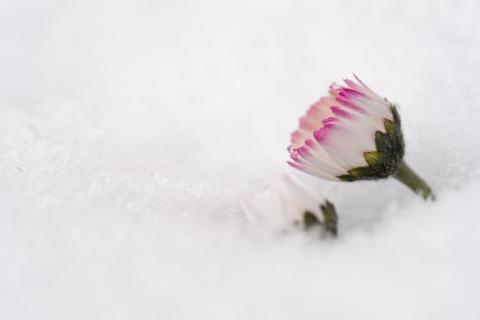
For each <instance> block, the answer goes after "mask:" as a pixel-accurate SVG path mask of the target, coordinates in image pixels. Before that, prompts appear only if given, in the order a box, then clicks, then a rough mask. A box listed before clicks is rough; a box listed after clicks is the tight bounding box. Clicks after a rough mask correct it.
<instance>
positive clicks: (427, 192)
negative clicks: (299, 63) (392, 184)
mask: <svg viewBox="0 0 480 320" xmlns="http://www.w3.org/2000/svg"><path fill="white" fill-rule="evenodd" d="M393 177H394V178H395V179H397V180H398V181H400V182H402V183H403V184H404V185H406V186H407V187H409V188H410V189H411V190H412V191H413V192H415V193H416V194H418V195H420V196H421V197H422V198H423V199H425V200H435V195H434V194H433V192H432V189H430V187H429V186H428V185H427V183H426V182H425V181H424V180H423V179H422V178H420V177H419V176H418V175H417V174H416V173H415V172H414V171H413V170H412V169H411V168H410V167H409V166H408V165H407V164H406V163H405V162H404V161H401V162H400V164H399V165H398V169H397V172H395V173H394V174H393Z"/></svg>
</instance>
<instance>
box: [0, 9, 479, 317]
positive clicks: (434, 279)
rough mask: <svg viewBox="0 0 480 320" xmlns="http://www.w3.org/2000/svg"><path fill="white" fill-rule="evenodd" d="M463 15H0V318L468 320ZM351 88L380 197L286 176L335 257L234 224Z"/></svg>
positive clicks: (475, 173)
mask: <svg viewBox="0 0 480 320" xmlns="http://www.w3.org/2000/svg"><path fill="white" fill-rule="evenodd" d="M478 12H480V3H479V2H477V1H468V0H466V1H453V0H442V1H440V0H439V1H413V0H412V1H410V0H407V1H401V2H396V1H384V0H374V1H368V2H367V1H365V2H359V1H353V0H352V1H347V0H337V1H328V2H327V1H287V0H280V1H253V0H247V1H241V2H240V1H238V2H227V1H213V0H206V1H186V0H185V1H174V2H173V1H172V2H168V1H148V0H137V1H73V0H72V1H54V0H52V1H34V0H30V1H28V0H12V1H7V0H2V1H0V261H1V263H0V318H2V319H192V318H200V319H353V318H355V319H463V320H467V319H480V305H479V299H478V297H479V294H480V289H479V287H480V277H479V274H478V270H480V248H479V245H478V244H479V243H480V234H479V232H478V226H479V224H480V216H479V210H478V207H479V205H480V199H479V197H478V193H479V192H480V170H479V169H478V163H479V161H480V148H479V146H480V130H479V128H480V111H478V107H479V105H480V95H479V94H478V83H479V80H480V76H479V74H480V28H478ZM352 72H355V73H356V74H358V75H359V76H360V77H361V79H362V80H363V81H365V82H366V83H367V84H368V85H369V86H370V87H372V88H373V89H374V90H375V91H376V92H378V93H379V94H381V95H383V96H386V97H388V98H389V99H390V100H392V101H394V102H396V103H399V104H400V106H401V109H400V112H401V115H402V116H403V118H402V119H403V124H404V126H403V127H404V133H405V138H406V142H407V155H406V160H407V162H408V163H409V164H410V165H411V166H412V167H413V168H415V169H416V171H417V172H418V173H419V174H420V175H421V176H422V177H423V178H425V180H426V181H428V182H429V183H430V184H431V186H432V187H433V188H434V190H435V191H436V193H437V197H438V201H437V202H434V203H433V202H423V201H422V200H421V199H419V198H418V197H415V196H414V195H413V194H412V193H411V192H410V191H409V190H408V189H406V188H405V187H403V186H402V185H400V184H399V183H398V182H396V181H394V180H387V181H381V182H357V183H351V184H348V183H344V184H342V183H333V182H326V181H321V180H319V179H315V178H313V177H305V179H307V180H308V181H309V182H311V183H312V184H313V185H314V186H315V187H316V188H318V190H321V192H322V193H323V194H324V195H325V196H326V197H327V198H328V199H330V200H331V201H333V202H334V203H335V205H336V207H337V211H338V213H339V215H340V219H341V220H340V238H339V239H338V240H337V241H321V240H319V239H317V238H315V237H314V236H311V235H305V234H302V233H295V232H293V233H290V234H278V233H276V232H272V231H271V230H270V229H269V228H262V227H258V226H252V225H249V224H248V221H247V219H246V217H245V215H244V213H243V211H242V199H243V198H244V197H245V196H246V195H247V194H249V193H251V192H252V191H254V190H257V189H258V188H260V187H261V186H262V185H264V184H266V183H268V181H269V180H270V179H271V178H272V177H274V176H276V175H278V174H279V173H282V172H285V171H289V169H288V168H287V166H286V164H285V161H286V160H287V158H288V153H287V151H286V147H287V145H288V141H289V135H290V133H291V132H292V131H293V130H294V129H295V127H296V124H297V120H298V118H299V117H300V116H301V115H302V114H303V113H304V112H305V110H306V109H307V107H308V106H309V104H310V103H312V102H314V101H316V99H318V98H319V96H320V95H322V94H323V93H324V92H325V90H326V89H327V86H328V85H329V83H330V82H331V81H340V80H341V79H342V78H344V77H349V76H350V75H351V73H352Z"/></svg>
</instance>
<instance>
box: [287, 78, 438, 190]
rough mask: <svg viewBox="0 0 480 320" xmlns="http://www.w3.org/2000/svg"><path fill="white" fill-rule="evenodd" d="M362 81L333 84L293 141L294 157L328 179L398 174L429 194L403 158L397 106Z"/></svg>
mask: <svg viewBox="0 0 480 320" xmlns="http://www.w3.org/2000/svg"><path fill="white" fill-rule="evenodd" d="M355 79H356V81H353V80H348V79H347V80H344V81H345V85H344V86H340V85H337V84H335V83H334V84H332V85H331V86H330V89H329V91H328V95H327V96H325V97H322V98H320V100H319V101H317V102H316V103H315V104H313V105H312V106H311V107H310V109H309V110H308V111H307V113H306V115H305V116H303V117H302V118H301V119H300V125H299V128H298V129H297V130H296V131H295V132H294V133H293V134H292V136H291V145H290V146H289V147H288V150H289V152H290V157H291V159H292V160H293V161H289V162H288V163H289V164H290V165H291V166H293V167H295V168H297V169H299V170H301V171H303V172H306V173H308V174H311V175H314V176H318V177H321V178H324V179H328V180H339V181H356V180H375V179H381V178H387V177H389V176H393V177H395V178H397V179H398V180H400V181H401V182H403V183H404V184H405V185H407V186H408V187H409V188H410V189H412V190H413V191H414V192H416V193H418V194H420V195H421V196H422V197H423V198H424V199H428V198H432V199H433V198H434V195H433V193H432V191H431V189H430V187H429V186H428V185H427V184H426V183H425V181H423V180H422V179H421V178H420V177H419V176H417V175H416V174H415V173H414V172H413V171H412V170H411V169H410V168H409V167H408V166H407V164H406V163H405V162H404V161H403V156H404V155H405V144H404V141H403V135H402V129H401V123H400V116H399V114H398V111H397V107H396V106H395V105H394V104H393V103H391V102H390V101H388V100H387V99H386V98H382V97H380V96H379V95H377V94H376V93H375V92H373V91H372V90H371V89H370V88H369V87H367V86H366V85H365V84H364V83H363V82H362V81H361V80H360V79H358V78H357V77H356V76H355Z"/></svg>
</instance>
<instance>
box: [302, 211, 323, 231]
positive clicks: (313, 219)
mask: <svg viewBox="0 0 480 320" xmlns="http://www.w3.org/2000/svg"><path fill="white" fill-rule="evenodd" d="M303 225H304V227H305V229H311V228H313V227H315V226H321V225H322V223H321V222H320V221H319V220H318V218H317V216H316V215H314V214H313V213H311V212H310V211H305V213H304V214H303Z"/></svg>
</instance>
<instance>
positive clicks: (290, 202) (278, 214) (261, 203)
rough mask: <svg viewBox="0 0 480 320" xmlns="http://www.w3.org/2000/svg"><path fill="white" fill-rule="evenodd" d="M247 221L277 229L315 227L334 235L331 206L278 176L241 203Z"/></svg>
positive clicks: (314, 193) (291, 180)
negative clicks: (301, 226)
mask: <svg viewBox="0 0 480 320" xmlns="http://www.w3.org/2000/svg"><path fill="white" fill-rule="evenodd" d="M244 209H245V212H246V214H247V216H248V219H249V220H250V222H252V223H255V224H262V225H267V226H270V227H273V228H277V229H285V228H286V227H289V226H294V225H302V224H303V225H304V226H306V227H309V226H312V225H315V224H319V225H322V226H324V227H325V229H326V230H327V232H330V233H332V234H334V235H335V234H336V228H337V226H336V213H335V208H334V207H333V204H332V203H330V202H329V201H328V200H326V199H325V198H324V197H323V196H322V195H321V194H320V193H319V192H317V191H315V190H314V189H311V188H309V187H308V186H307V185H305V184H304V183H302V182H300V181H298V180H297V179H295V178H293V177H292V176H288V175H282V176H279V177H277V178H275V179H274V180H272V181H271V182H270V184H268V185H267V186H266V187H264V188H263V189H261V190H259V191H257V192H256V193H253V194H251V195H250V196H249V197H247V198H246V199H245V201H244Z"/></svg>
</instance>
